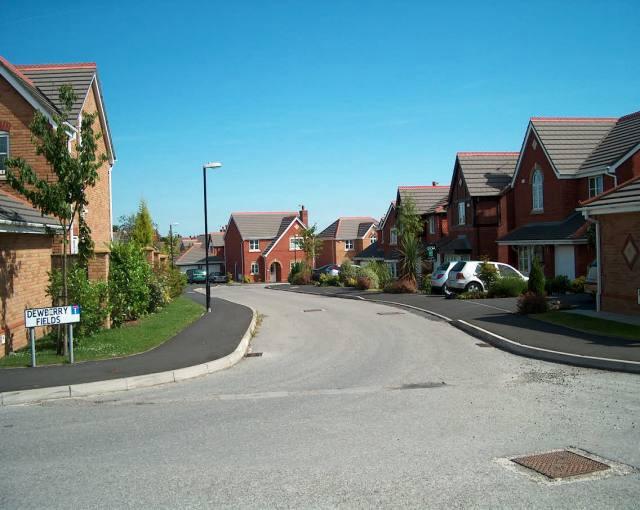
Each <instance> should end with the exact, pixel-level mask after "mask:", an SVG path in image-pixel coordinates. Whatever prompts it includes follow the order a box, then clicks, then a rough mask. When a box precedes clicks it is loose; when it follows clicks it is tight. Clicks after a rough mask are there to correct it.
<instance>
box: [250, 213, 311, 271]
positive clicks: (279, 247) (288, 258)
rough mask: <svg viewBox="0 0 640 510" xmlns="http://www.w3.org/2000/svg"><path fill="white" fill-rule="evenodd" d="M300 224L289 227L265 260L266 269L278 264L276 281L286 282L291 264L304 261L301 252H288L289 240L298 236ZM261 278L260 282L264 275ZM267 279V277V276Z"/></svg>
mask: <svg viewBox="0 0 640 510" xmlns="http://www.w3.org/2000/svg"><path fill="white" fill-rule="evenodd" d="M301 228H302V227H300V224H299V223H298V222H295V223H294V224H293V225H291V226H290V227H289V230H287V231H286V232H285V234H284V235H283V236H282V238H281V239H280V241H279V242H278V243H277V244H276V245H275V246H274V247H273V248H272V250H271V251H270V252H269V255H268V256H267V259H266V265H267V268H270V266H271V264H272V263H273V262H278V263H279V264H280V267H281V272H280V278H279V279H278V280H277V281H282V282H286V281H287V278H288V277H289V267H290V264H291V262H294V261H296V260H297V261H298V262H300V261H301V260H303V259H304V253H303V252H302V251H301V250H297V251H294V250H290V249H289V240H290V239H291V238H292V237H296V236H298V235H299V234H300V230H301ZM260 276H261V277H262V279H261V280H259V281H263V279H264V273H262V274H261V275H260ZM267 278H268V275H267Z"/></svg>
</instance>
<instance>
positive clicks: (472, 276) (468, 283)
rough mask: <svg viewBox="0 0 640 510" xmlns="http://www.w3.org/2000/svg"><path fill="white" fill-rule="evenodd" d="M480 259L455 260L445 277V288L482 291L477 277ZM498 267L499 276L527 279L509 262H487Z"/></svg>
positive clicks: (459, 290) (482, 286) (480, 282)
mask: <svg viewBox="0 0 640 510" xmlns="http://www.w3.org/2000/svg"><path fill="white" fill-rule="evenodd" d="M481 264H482V261H480V260H467V261H463V260H461V261H460V262H456V264H455V265H454V266H453V267H452V268H451V269H450V270H449V276H448V278H447V288H448V289H450V290H454V291H458V292H462V291H470V292H473V291H483V290H487V289H485V288H484V285H483V283H482V281H481V280H480V278H479V275H480V265H481ZM489 264H493V265H494V266H496V268H497V269H498V274H499V275H500V277H501V278H508V277H512V278H522V279H523V280H525V281H527V280H529V278H528V277H527V276H525V275H523V274H522V273H521V272H520V271H518V270H517V269H516V268H514V267H511V266H510V265H509V264H503V263H501V262H491V261H490V262H489Z"/></svg>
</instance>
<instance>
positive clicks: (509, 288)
mask: <svg viewBox="0 0 640 510" xmlns="http://www.w3.org/2000/svg"><path fill="white" fill-rule="evenodd" d="M525 290H527V282H526V281H524V280H523V279H522V278H518V277H512V276H509V277H505V278H498V279H497V280H496V281H495V282H493V284H492V285H491V287H489V292H488V297H490V298H501V297H518V296H519V295H520V294H522V293H523V292H524V291H525Z"/></svg>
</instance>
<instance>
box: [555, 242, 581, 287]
mask: <svg viewBox="0 0 640 510" xmlns="http://www.w3.org/2000/svg"><path fill="white" fill-rule="evenodd" d="M554 252H555V256H554V260H555V266H556V276H558V275H565V276H567V277H568V278H569V279H570V280H573V279H574V278H575V277H576V256H575V251H574V248H573V246H558V245H556V246H555V248H554Z"/></svg>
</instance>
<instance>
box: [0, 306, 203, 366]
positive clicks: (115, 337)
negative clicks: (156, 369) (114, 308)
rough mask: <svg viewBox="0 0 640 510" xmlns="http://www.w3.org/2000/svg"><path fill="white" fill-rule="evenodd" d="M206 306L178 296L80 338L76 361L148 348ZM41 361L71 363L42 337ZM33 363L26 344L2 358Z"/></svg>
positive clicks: (7, 363)
mask: <svg viewBox="0 0 640 510" xmlns="http://www.w3.org/2000/svg"><path fill="white" fill-rule="evenodd" d="M203 311H204V309H203V308H202V306H201V305H199V304H198V303H196V302H194V301H192V300H191V299H189V298H186V297H184V296H179V297H177V298H176V299H174V300H173V301H172V302H171V303H169V304H168V305H167V306H165V307H164V308H163V309H162V310H161V311H159V312H156V313H153V314H150V315H147V316H145V317H143V318H142V319H140V320H139V321H136V322H134V323H131V324H125V325H124V326H122V327H121V328H115V329H105V330H103V331H100V332H99V333H97V334H95V335H93V336H92V337H89V338H81V339H79V341H78V342H77V344H76V346H75V347H74V351H73V352H74V356H75V360H76V361H91V360H100V359H109V358H120V357H122V356H130V355H132V354H138V353H141V352H144V351H148V350H149V349H152V348H154V347H157V346H158V345H160V344H162V343H164V342H166V341H167V340H169V339H170V338H173V337H174V336H175V335H176V334H178V333H179V332H180V331H182V330H183V329H184V328H185V327H187V326H188V325H189V324H191V323H192V322H194V321H195V320H196V319H197V318H199V317H200V316H201V315H202V313H203ZM36 356H37V358H36V361H37V363H38V365H54V364H61V363H68V358H66V357H63V356H58V355H57V354H56V347H55V343H54V340H53V339H52V338H51V337H48V336H47V337H43V338H42V339H40V340H37V341H36ZM30 365H31V351H30V350H29V347H24V348H22V349H20V350H18V351H16V352H15V354H12V355H11V356H5V357H4V358H0V367H25V366H30Z"/></svg>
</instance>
